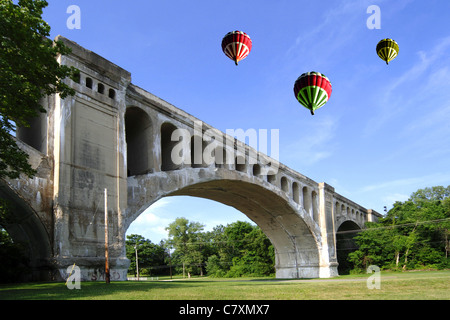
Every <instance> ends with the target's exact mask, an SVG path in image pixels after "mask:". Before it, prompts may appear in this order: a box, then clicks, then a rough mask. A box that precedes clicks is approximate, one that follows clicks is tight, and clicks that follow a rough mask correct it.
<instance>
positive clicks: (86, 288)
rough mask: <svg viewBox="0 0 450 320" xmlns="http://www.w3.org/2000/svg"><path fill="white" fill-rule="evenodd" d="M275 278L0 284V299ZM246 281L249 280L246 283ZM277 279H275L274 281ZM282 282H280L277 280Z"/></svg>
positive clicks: (123, 293) (124, 293)
mask: <svg viewBox="0 0 450 320" xmlns="http://www.w3.org/2000/svg"><path fill="white" fill-rule="evenodd" d="M271 281H277V280H275V279H265V280H264V279H245V280H244V279H242V280H237V279H236V280H223V279H222V280H204V279H202V280H192V279H190V280H175V281H140V282H134V281H124V282H111V283H109V284H106V283H104V282H81V289H79V290H78V289H72V290H70V289H68V288H67V286H66V285H65V284H64V283H62V282H58V283H54V282H51V283H26V284H6V285H0V300H78V299H83V300H84V299H87V300H89V299H93V300H94V299H102V298H110V299H112V300H114V299H135V298H137V299H142V298H145V296H146V294H149V295H151V294H152V291H155V292H156V291H158V290H159V291H161V290H164V289H186V290H195V289H196V288H198V289H201V288H205V286H216V285H219V284H220V286H227V285H229V286H233V285H236V282H239V286H255V285H256V286H257V285H258V282H260V285H265V284H267V283H268V282H271ZM246 282H248V283H246ZM277 282H278V281H277ZM280 282H283V281H280Z"/></svg>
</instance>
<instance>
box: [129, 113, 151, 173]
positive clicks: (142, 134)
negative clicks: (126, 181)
mask: <svg viewBox="0 0 450 320" xmlns="http://www.w3.org/2000/svg"><path fill="white" fill-rule="evenodd" d="M125 137H126V138H125V139H126V142H127V175H128V176H134V175H138V174H145V173H147V172H149V171H150V169H151V161H150V160H151V150H150V147H149V146H151V138H152V132H151V121H150V117H149V116H148V114H147V113H145V112H144V111H143V110H142V109H140V108H137V107H130V108H128V109H127V111H126V113H125Z"/></svg>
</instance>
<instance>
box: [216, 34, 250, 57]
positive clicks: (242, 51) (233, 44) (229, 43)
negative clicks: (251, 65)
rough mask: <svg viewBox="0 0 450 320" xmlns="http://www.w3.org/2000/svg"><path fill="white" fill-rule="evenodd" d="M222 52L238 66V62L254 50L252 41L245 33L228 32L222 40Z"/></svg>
mask: <svg viewBox="0 0 450 320" xmlns="http://www.w3.org/2000/svg"><path fill="white" fill-rule="evenodd" d="M222 50H223V52H224V53H225V54H226V55H227V57H228V58H230V59H231V60H233V61H234V63H235V64H236V65H238V62H239V61H241V60H242V59H244V58H245V57H247V56H248V54H249V53H250V50H252V40H251V39H250V37H249V36H248V34H246V33H245V32H242V31H232V32H228V33H227V34H226V35H225V37H223V39H222Z"/></svg>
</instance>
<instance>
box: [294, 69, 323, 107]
mask: <svg viewBox="0 0 450 320" xmlns="http://www.w3.org/2000/svg"><path fill="white" fill-rule="evenodd" d="M294 94H295V97H296V98H297V100H298V102H300V103H301V104H302V105H303V106H304V107H305V108H307V109H309V110H310V111H311V114H312V115H314V111H315V110H317V109H319V108H320V107H322V106H323V105H325V103H327V101H328V99H329V98H330V95H331V82H330V80H328V78H327V77H326V76H325V75H323V74H321V73H320V72H315V71H312V72H306V73H303V74H302V75H301V76H300V77H298V78H297V80H296V81H295V84H294Z"/></svg>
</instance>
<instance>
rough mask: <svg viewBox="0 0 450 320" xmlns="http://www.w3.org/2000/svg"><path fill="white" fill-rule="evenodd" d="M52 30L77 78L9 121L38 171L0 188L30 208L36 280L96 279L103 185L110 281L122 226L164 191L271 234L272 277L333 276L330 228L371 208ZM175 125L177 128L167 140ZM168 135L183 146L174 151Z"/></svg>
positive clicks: (367, 214)
mask: <svg viewBox="0 0 450 320" xmlns="http://www.w3.org/2000/svg"><path fill="white" fill-rule="evenodd" d="M59 39H60V40H62V41H64V42H65V43H66V45H68V46H69V47H71V48H72V53H71V54H70V55H68V56H65V57H60V58H59V61H60V63H62V64H66V65H70V66H75V67H76V68H78V69H79V70H80V81H79V82H74V81H72V80H67V83H68V84H69V85H70V86H71V87H73V88H74V89H75V91H76V94H75V96H73V97H69V98H66V99H60V97H58V96H52V97H48V99H47V100H46V101H45V106H46V108H47V111H48V112H47V114H45V115H43V116H42V117H40V118H39V119H37V120H36V121H35V122H34V123H33V126H32V128H30V129H27V130H23V131H21V130H19V133H18V137H19V138H21V139H22V140H23V141H24V142H25V143H26V144H28V146H27V145H24V148H25V149H26V150H27V152H28V153H29V154H30V156H31V159H32V162H33V163H34V166H35V167H37V168H38V175H37V176H36V177H35V178H34V179H26V178H25V177H23V178H21V179H18V180H15V181H8V182H5V183H4V184H3V185H2V188H0V191H2V193H3V194H4V195H5V196H8V197H10V198H14V197H15V198H17V199H21V200H20V201H19V200H17V201H16V203H18V206H20V207H21V208H22V209H21V211H22V212H26V214H27V216H29V217H32V218H30V219H29V221H30V223H29V224H28V227H27V228H26V231H24V232H22V234H25V235H27V234H31V235H33V234H35V235H34V237H33V236H28V238H29V239H30V240H31V241H34V240H33V239H42V243H43V245H41V246H39V248H37V249H36V248H31V249H30V250H31V251H33V252H39V254H35V255H36V256H39V259H41V260H42V261H45V262H44V263H43V265H44V266H45V267H46V268H47V269H49V268H50V269H51V268H53V271H52V272H49V271H48V273H47V277H48V278H53V279H64V278H65V277H66V269H67V267H68V266H70V265H72V264H73V263H76V264H77V265H78V266H79V267H80V268H81V271H82V279H83V280H101V279H104V242H105V241H104V234H105V233H104V229H105V224H104V209H105V207H104V197H103V194H104V189H105V188H106V189H107V191H108V199H107V202H108V217H109V224H108V233H109V239H108V242H109V255H110V268H111V277H112V279H113V280H126V271H127V268H128V265H129V261H128V259H127V258H126V256H125V232H126V230H127V228H128V227H129V225H130V224H131V223H132V222H133V221H134V220H135V219H136V217H138V216H139V214H141V213H142V212H143V211H144V210H145V209H146V208H148V207H149V206H150V205H151V204H152V203H154V202H155V201H157V200H158V199H160V198H162V197H165V196H175V195H190V196H196V197H203V198H208V199H212V200H215V201H219V202H221V203H224V204H226V205H229V206H232V207H235V208H236V209H238V210H240V211H242V212H243V213H244V214H246V215H247V216H248V217H249V218H250V219H252V220H253V221H254V222H255V223H256V224H258V225H259V226H260V227H261V229H262V230H263V231H264V233H265V234H267V236H268V237H269V238H270V240H271V241H272V243H273V245H274V247H275V254H276V275H277V277H279V278H311V277H330V276H334V275H336V274H337V250H336V231H337V230H338V229H339V226H340V225H341V224H342V223H344V222H345V221H349V220H350V221H354V223H355V225H357V226H359V227H363V225H364V223H365V222H366V221H371V220H373V219H376V217H377V216H378V214H377V213H376V212H372V211H371V210H366V209H365V208H363V207H361V206H359V205H358V204H356V203H354V202H352V201H350V200H349V199H347V198H345V197H342V196H341V195H339V194H337V193H336V192H335V190H334V188H333V187H331V186H329V185H327V184H326V183H317V182H315V181H313V180H312V179H310V178H307V177H305V176H304V175H302V174H300V173H298V172H296V171H294V170H292V169H290V168H288V167H286V166H284V165H283V164H281V163H278V162H277V161H276V160H275V159H272V158H270V157H268V156H267V155H264V154H261V153H258V152H257V151H256V150H254V149H252V148H250V147H249V146H246V145H245V144H243V143H242V142H240V141H238V140H236V139H235V138H234V137H231V136H227V135H225V134H222V133H221V132H220V131H218V130H216V129H214V128H212V127H210V126H209V125H207V124H205V123H203V122H201V121H200V120H199V119H196V118H195V117H193V116H191V115H189V114H187V113H186V112H184V111H182V110H180V109H178V108H176V107H174V106H173V105H171V104H169V103H167V102H165V101H164V100H162V99H160V98H158V97H156V96H154V95H152V94H151V93H149V92H147V91H145V90H143V89H141V88H139V87H137V86H135V85H133V84H131V75H130V73H128V72H127V71H125V70H123V69H122V68H120V67H118V66H116V65H114V64H112V63H111V62H109V61H107V60H106V59H104V58H102V57H100V56H98V55H96V54H95V53H93V52H91V51H88V50H86V49H84V48H82V47H81V46H79V45H77V44H75V43H73V42H71V41H70V40H67V39H65V38H62V37H60V38H59ZM180 129H183V136H181V137H178V138H179V139H175V140H174V139H173V136H172V134H175V133H177V132H179V131H180ZM211 138H213V139H212V140H211ZM212 141H215V142H214V143H218V142H220V143H218V144H214V145H213V144H212V143H213V142H212ZM178 142H183V146H185V148H183V149H181V150H178V149H177V148H178V147H179V146H180V144H179V143H178ZM198 154H200V161H197V160H198V159H197V155H198ZM174 155H178V156H180V155H181V156H182V159H183V161H182V162H177V161H175V160H174V158H173V156H174ZM201 155H213V156H214V157H215V160H216V161H213V162H208V161H207V159H206V160H205V157H202V156H201ZM219 158H220V159H219ZM212 214H214V213H212ZM24 215H25V213H24ZM33 226H34V227H33ZM33 228H34V229H33ZM36 230H37V231H36ZM39 259H35V260H36V261H37V260H39ZM36 265H38V263H36ZM44 269H45V268H44ZM47 269H45V270H47Z"/></svg>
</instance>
